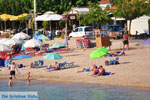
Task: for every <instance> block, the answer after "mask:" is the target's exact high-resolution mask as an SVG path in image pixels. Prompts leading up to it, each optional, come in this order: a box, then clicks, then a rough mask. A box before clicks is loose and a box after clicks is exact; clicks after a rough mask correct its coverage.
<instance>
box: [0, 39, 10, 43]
mask: <svg viewBox="0 0 150 100" xmlns="http://www.w3.org/2000/svg"><path fill="white" fill-rule="evenodd" d="M8 40H9V39H8V38H3V39H0V44H5V43H6V41H8Z"/></svg>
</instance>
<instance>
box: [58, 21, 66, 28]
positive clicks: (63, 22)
mask: <svg viewBox="0 0 150 100" xmlns="http://www.w3.org/2000/svg"><path fill="white" fill-rule="evenodd" d="M58 24H59V26H60V27H61V28H64V27H65V20H60V21H59V23H58Z"/></svg>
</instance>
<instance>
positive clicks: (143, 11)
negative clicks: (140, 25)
mask: <svg viewBox="0 0 150 100" xmlns="http://www.w3.org/2000/svg"><path fill="white" fill-rule="evenodd" d="M111 1H112V2H113V4H114V6H115V7H116V10H114V11H113V12H112V13H113V15H114V16H115V17H119V18H124V19H125V20H126V21H127V20H129V21H130V24H129V32H128V34H129V35H130V29H131V22H132V20H133V19H136V18H137V17H140V16H143V15H149V13H150V11H149V9H150V5H149V2H148V0H111Z"/></svg>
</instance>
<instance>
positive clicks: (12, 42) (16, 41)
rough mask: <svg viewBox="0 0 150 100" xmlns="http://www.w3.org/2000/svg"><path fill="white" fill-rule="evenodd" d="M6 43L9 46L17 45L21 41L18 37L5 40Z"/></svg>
mask: <svg viewBox="0 0 150 100" xmlns="http://www.w3.org/2000/svg"><path fill="white" fill-rule="evenodd" d="M5 44H6V45H8V46H13V45H16V44H21V41H20V40H18V39H9V40H7V41H6V42H5Z"/></svg>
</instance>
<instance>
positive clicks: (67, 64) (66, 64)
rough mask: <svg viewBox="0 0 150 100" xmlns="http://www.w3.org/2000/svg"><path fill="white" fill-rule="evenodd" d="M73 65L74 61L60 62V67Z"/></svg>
mask: <svg viewBox="0 0 150 100" xmlns="http://www.w3.org/2000/svg"><path fill="white" fill-rule="evenodd" d="M72 65H74V62H70V63H67V62H64V63H59V67H60V69H62V68H66V67H70V66H72Z"/></svg>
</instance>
